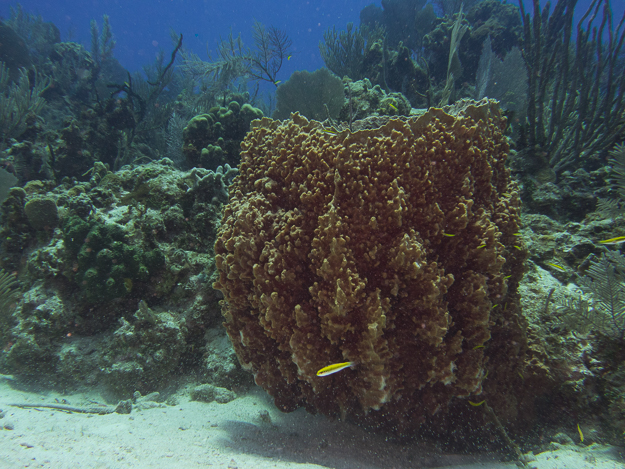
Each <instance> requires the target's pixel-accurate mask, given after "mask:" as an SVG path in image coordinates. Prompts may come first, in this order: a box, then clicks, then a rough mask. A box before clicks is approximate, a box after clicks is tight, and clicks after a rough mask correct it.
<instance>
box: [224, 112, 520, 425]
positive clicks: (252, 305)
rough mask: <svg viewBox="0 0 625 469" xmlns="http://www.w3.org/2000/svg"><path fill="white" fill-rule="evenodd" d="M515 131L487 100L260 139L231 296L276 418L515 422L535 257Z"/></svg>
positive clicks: (230, 306) (230, 322)
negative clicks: (475, 410)
mask: <svg viewBox="0 0 625 469" xmlns="http://www.w3.org/2000/svg"><path fill="white" fill-rule="evenodd" d="M504 129H505V119H503V118H502V117H501V114H500V111H499V109H498V107H497V105H496V103H495V102H494V101H488V100H482V101H480V102H477V103H476V102H474V101H466V102H463V103H461V104H457V105H456V106H455V107H446V108H445V109H444V110H443V109H430V110H429V111H428V112H427V113H425V114H424V115H422V116H420V117H418V118H412V119H396V120H388V121H387V122H386V123H385V124H384V125H382V126H381V127H378V128H374V129H368V130H359V131H356V132H353V133H350V132H348V131H343V132H340V133H338V134H330V133H328V132H325V131H324V129H323V127H322V124H321V123H319V122H315V121H308V120H306V119H305V118H303V117H301V116H299V115H298V114H293V115H292V118H291V119H290V120H288V121H284V122H279V121H273V120H271V119H268V118H263V119H262V120H258V121H254V122H253V123H252V130H251V132H250V133H248V135H247V137H246V139H245V140H244V141H243V143H242V148H243V152H242V155H241V156H242V163H241V165H240V168H239V177H238V178H237V179H235V181H234V183H233V185H232V186H231V189H230V194H231V195H230V201H229V204H228V205H227V206H226V207H225V209H224V216H223V221H222V225H221V227H220V230H219V232H218V236H217V242H216V245H215V253H216V264H217V268H218V271H219V279H218V281H217V282H216V283H215V287H216V288H218V289H219V290H221V291H222V292H223V294H224V296H225V299H224V300H223V301H222V312H223V315H224V317H225V327H226V329H227V332H228V335H229V337H230V339H231V340H232V343H233V344H234V348H235V350H236V353H237V355H238V358H239V360H240V362H241V364H242V365H243V367H244V368H246V369H248V370H250V371H251V372H252V373H253V374H254V377H255V380H256V383H257V384H258V385H260V386H262V387H263V388H265V389H266V390H267V391H268V392H269V393H270V394H271V395H272V396H273V397H274V399H275V402H276V405H277V406H278V407H280V408H281V409H283V410H287V411H288V410H294V409H295V408H297V407H300V406H304V407H306V408H307V409H308V410H311V411H319V412H322V413H324V414H328V415H340V416H349V417H351V418H354V419H356V420H357V421H361V422H365V423H368V424H373V425H378V424H380V423H381V422H385V423H387V424H389V423H390V424H391V425H394V426H395V427H396V428H397V429H399V430H402V429H409V428H411V427H414V426H418V425H420V424H421V423H423V422H425V421H426V420H427V419H428V418H429V417H430V416H431V415H433V414H436V413H438V415H437V416H436V417H437V418H439V417H440V416H441V415H445V414H446V411H447V410H448V409H449V406H450V405H451V404H453V405H458V404H459V405H462V406H464V407H463V408H464V409H470V407H469V405H468V400H469V399H472V400H478V401H481V400H484V399H487V400H488V402H489V404H490V405H491V407H493V408H494V409H495V410H496V411H497V412H499V413H500V415H503V417H504V418H506V419H509V418H512V417H514V416H515V412H517V410H518V406H516V405H515V402H518V401H517V400H515V399H516V398H513V397H510V396H512V395H513V394H514V388H515V383H516V384H517V385H518V381H519V380H520V378H519V377H520V376H521V377H522V371H523V363H524V357H525V351H526V348H527V345H526V344H527V341H526V338H525V332H524V327H525V326H524V325H525V323H524V321H523V320H522V319H521V317H520V314H519V312H518V300H517V295H516V289H517V285H518V282H519V280H520V278H521V276H522V275H523V261H524V259H525V257H526V253H525V248H524V247H523V244H522V241H521V240H520V239H519V237H518V236H517V235H518V233H517V232H518V230H519V210H520V209H519V206H520V200H519V198H518V195H517V192H516V189H515V187H514V185H513V183H512V182H511V180H510V177H509V172H508V170H507V169H506V167H505V166H504V162H505V159H506V154H507V151H508V146H507V143H506V141H505V138H504V136H503V131H504ZM347 361H350V362H354V363H355V365H354V366H353V367H350V368H347V369H344V370H342V371H341V372H339V373H334V374H331V375H329V376H322V377H319V376H317V375H316V372H317V371H318V370H320V369H321V368H323V367H325V366H327V365H330V364H333V363H340V362H347ZM487 375H488V379H487V380H486V381H485V379H486V377H487ZM471 396H475V397H471ZM474 415H475V414H474Z"/></svg>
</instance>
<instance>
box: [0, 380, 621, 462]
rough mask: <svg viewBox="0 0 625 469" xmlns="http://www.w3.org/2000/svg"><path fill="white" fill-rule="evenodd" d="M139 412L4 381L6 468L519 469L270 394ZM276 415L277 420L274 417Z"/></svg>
mask: <svg viewBox="0 0 625 469" xmlns="http://www.w3.org/2000/svg"><path fill="white" fill-rule="evenodd" d="M186 395H187V393H186V392H185V390H184V389H181V390H180V391H179V393H178V395H177V401H178V402H177V404H176V405H165V404H160V405H158V404H155V403H151V404H148V405H153V406H156V407H151V408H144V409H140V408H139V406H134V407H133V410H132V412H131V413H130V414H116V413H113V414H109V415H93V414H79V413H66V412H63V411H59V410H51V409H43V408H38V409H37V408H19V407H12V406H9V405H8V404H11V403H36V404H44V403H52V404H54V403H55V399H58V401H59V402H63V399H64V400H65V401H64V402H66V403H68V404H71V405H74V406H85V405H87V403H88V402H89V401H88V400H89V399H90V400H93V401H100V402H102V398H101V396H99V395H98V394H96V393H93V394H89V393H82V394H75V395H71V396H68V395H60V394H56V393H52V392H48V393H45V394H41V393H32V392H28V391H26V390H24V389H20V388H19V386H16V385H15V384H14V382H12V381H10V380H7V379H0V409H1V411H2V412H3V414H4V417H3V418H1V419H0V427H2V429H0V469H4V468H11V469H12V468H22V467H31V468H36V467H44V468H53V469H57V468H58V469H64V468H101V469H121V468H139V469H143V468H208V467H210V468H223V469H235V468H238V469H248V468H249V469H253V468H258V469H265V468H298V469H299V468H301V469H312V468H340V469H404V468H406V469H408V468H411V469H412V468H420V467H427V468H434V467H448V468H452V467H453V468H455V469H469V468H471V469H477V468H484V469H498V468H515V467H517V466H516V465H515V464H514V463H509V462H508V463H503V462H499V461H500V460H501V455H497V454H489V455H455V454H445V453H443V452H441V451H439V450H437V449H436V448H435V447H433V446H432V444H431V443H428V444H415V443H412V444H410V445H407V446H402V445H399V444H397V443H394V442H389V441H386V439H385V438H384V436H382V435H374V434H369V433H367V432H365V431H364V430H362V429H361V428H359V427H357V426H355V425H351V424H347V423H344V422H340V421H331V420H329V419H327V418H325V417H323V416H318V415H317V416H314V415H310V414H307V413H306V412H305V411H304V410H302V409H300V410H298V411H296V412H293V413H290V414H284V413H281V412H280V411H278V410H277V409H276V408H275V407H274V406H273V404H272V402H271V399H270V398H269V397H268V396H267V395H266V394H265V393H264V392H263V391H262V390H261V389H253V390H252V391H251V392H249V393H247V394H244V395H242V396H240V397H239V398H237V399H235V400H234V401H231V402H229V403H227V404H218V403H216V402H212V403H204V402H195V401H190V400H189V399H188V398H187V397H185V396H186ZM267 415H268V417H269V418H267ZM622 453H623V450H622V449H621V448H614V447H603V446H599V445H592V446H590V447H581V446H565V447H561V448H559V449H557V450H553V451H549V452H545V453H541V454H538V455H536V456H535V457H534V460H533V461H532V462H530V463H529V465H528V467H534V468H538V469H543V468H544V469H559V468H567V469H569V468H570V469H616V468H625V460H624V459H623V458H622V456H623V455H622Z"/></svg>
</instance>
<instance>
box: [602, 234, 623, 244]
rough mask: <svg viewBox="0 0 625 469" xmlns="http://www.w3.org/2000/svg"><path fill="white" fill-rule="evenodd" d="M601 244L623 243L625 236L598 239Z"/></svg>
mask: <svg viewBox="0 0 625 469" xmlns="http://www.w3.org/2000/svg"><path fill="white" fill-rule="evenodd" d="M599 242H600V243H601V244H621V243H625V236H617V237H616V238H610V239H604V240H603V241H599Z"/></svg>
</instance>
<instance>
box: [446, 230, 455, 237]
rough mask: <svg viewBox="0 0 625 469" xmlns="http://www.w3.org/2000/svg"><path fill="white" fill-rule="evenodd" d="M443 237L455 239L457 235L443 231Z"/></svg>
mask: <svg viewBox="0 0 625 469" xmlns="http://www.w3.org/2000/svg"><path fill="white" fill-rule="evenodd" d="M443 236H447V237H449V238H453V237H454V236H456V235H455V234H450V233H445V232H444V231H443Z"/></svg>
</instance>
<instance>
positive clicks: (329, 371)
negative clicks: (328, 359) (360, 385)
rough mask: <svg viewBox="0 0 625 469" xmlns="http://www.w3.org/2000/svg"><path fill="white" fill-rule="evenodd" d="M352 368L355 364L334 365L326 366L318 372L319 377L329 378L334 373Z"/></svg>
mask: <svg viewBox="0 0 625 469" xmlns="http://www.w3.org/2000/svg"><path fill="white" fill-rule="evenodd" d="M350 366H354V362H344V363H334V364H332V365H328V366H324V367H323V368H321V369H320V370H319V371H317V376H328V375H331V374H333V373H338V372H339V371H341V370H344V369H345V368H349V367H350Z"/></svg>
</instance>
